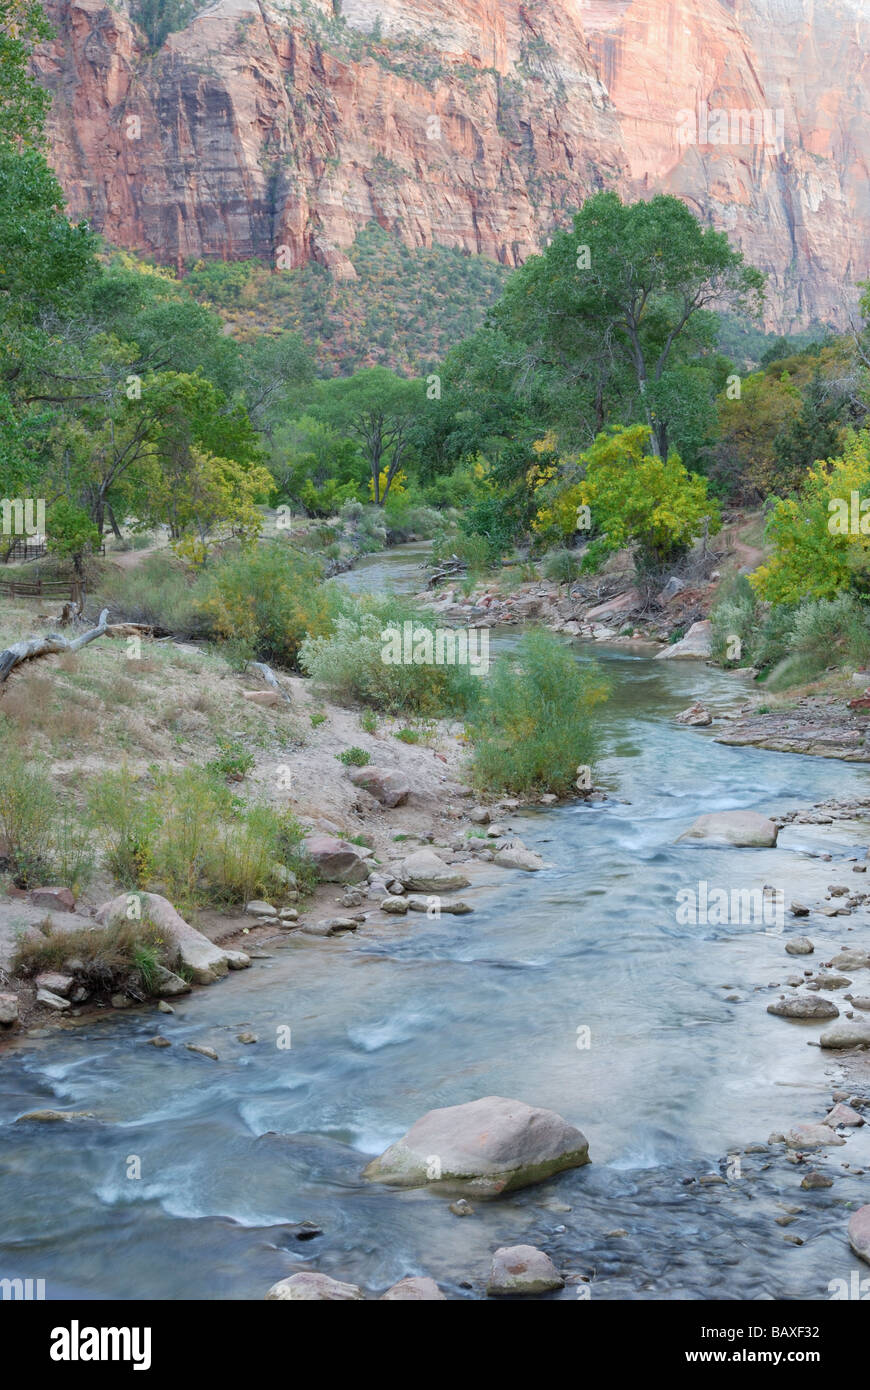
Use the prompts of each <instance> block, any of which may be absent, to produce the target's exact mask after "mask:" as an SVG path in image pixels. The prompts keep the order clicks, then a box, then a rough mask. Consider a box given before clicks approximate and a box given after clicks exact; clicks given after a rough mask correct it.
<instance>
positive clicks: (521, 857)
mask: <svg viewBox="0 0 870 1390" xmlns="http://www.w3.org/2000/svg"><path fill="white" fill-rule="evenodd" d="M493 863H494V864H498V866H499V868H501V869H524V870H525V872H526V873H528V874H534V873H537V872H538V870H539V869H543V867H544V861H543V859H542V858H541V856H540V855H539V854H535V853H534V851H533V850H530V849H526V848H525V847H524V846H520V845H508V846H506V847H505V848H504V849H500V850H498V851H497V852H496V853H495V854H494V855H493Z"/></svg>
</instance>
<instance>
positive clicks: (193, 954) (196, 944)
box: [96, 893, 251, 985]
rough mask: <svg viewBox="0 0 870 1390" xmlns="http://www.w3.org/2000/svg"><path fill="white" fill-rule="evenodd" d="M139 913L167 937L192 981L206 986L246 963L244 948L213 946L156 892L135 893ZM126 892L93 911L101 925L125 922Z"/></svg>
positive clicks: (127, 897) (248, 960)
mask: <svg viewBox="0 0 870 1390" xmlns="http://www.w3.org/2000/svg"><path fill="white" fill-rule="evenodd" d="M135 896H136V897H137V898H138V899H139V913H140V917H141V920H142V921H149V922H152V923H153V924H154V926H155V927H159V928H160V930H161V931H163V932H164V933H165V934H166V936H167V938H168V939H169V940H170V941H171V942H172V943H173V944H174V945H175V946H176V947H177V948H178V954H179V957H180V959H181V962H182V964H183V965H186V966H187V968H188V970H189V971H190V974H191V978H192V979H193V981H194V983H195V984H198V985H210V984H213V983H214V981H215V980H218V979H220V978H221V976H223V975H226V973H227V971H228V970H242V969H244V968H245V967H246V966H248V965H250V963H251V961H250V957H249V956H246V955H245V953H244V951H229V950H225V949H224V948H223V947H222V946H216V945H215V944H214V942H213V941H209V939H208V937H207V936H203V934H202V932H199V931H197V930H196V928H195V927H191V926H190V925H189V924H188V923H187V922H185V920H184V918H183V917H182V916H180V915H179V913H177V912H176V911H175V908H174V907H173V906H172V903H171V902H169V900H168V899H167V898H163V897H161V896H160V894H159V893H137V894H136V895H135ZM129 905H130V895H129V894H128V893H120V894H119V895H118V897H117V898H112V900H111V902H108V903H104V905H103V906H102V907H101V908H100V910H99V912H98V913H97V917H96V920H97V921H98V922H99V923H100V925H101V926H110V925H111V924H112V923H114V922H120V921H127V920H129V919H128V916H127V913H128V908H129Z"/></svg>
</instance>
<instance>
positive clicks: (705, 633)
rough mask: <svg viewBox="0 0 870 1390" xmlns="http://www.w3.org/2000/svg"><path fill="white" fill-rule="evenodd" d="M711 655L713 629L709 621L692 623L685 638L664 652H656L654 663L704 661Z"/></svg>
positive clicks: (666, 648)
mask: <svg viewBox="0 0 870 1390" xmlns="http://www.w3.org/2000/svg"><path fill="white" fill-rule="evenodd" d="M712 653H713V628H712V625H711V624H710V621H709V619H707V620H705V621H704V622H701V623H692V626H691V627H690V628H689V631H688V632H687V633H686V635H685V637H683V638H682V639H681V641H679V642H674V643H673V645H672V646H670V647H665V649H664V651H661V652H656V661H681V660H692V661H706V660H708V659H709V657H710V656H711V655H712Z"/></svg>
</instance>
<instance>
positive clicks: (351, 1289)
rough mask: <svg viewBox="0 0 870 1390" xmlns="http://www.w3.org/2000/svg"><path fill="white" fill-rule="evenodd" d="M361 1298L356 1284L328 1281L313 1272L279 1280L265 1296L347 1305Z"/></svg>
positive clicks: (292, 1300) (326, 1278)
mask: <svg viewBox="0 0 870 1390" xmlns="http://www.w3.org/2000/svg"><path fill="white" fill-rule="evenodd" d="M363 1297H364V1294H363V1292H362V1289H360V1288H358V1287H357V1285H356V1284H342V1283H341V1281H340V1280H339V1279H330V1277H329V1275H328V1274H316V1273H315V1272H314V1271H313V1270H305V1271H304V1272H303V1273H302V1274H291V1275H290V1278H289V1279H279V1281H278V1283H277V1284H273V1285H272V1287H271V1289H269V1292H268V1293H267V1294H266V1298H267V1299H270V1300H289V1301H291V1302H306V1303H314V1302H321V1303H349V1302H350V1301H351V1300H353V1299H361V1298H363Z"/></svg>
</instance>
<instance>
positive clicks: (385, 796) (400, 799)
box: [350, 765, 411, 809]
mask: <svg viewBox="0 0 870 1390" xmlns="http://www.w3.org/2000/svg"><path fill="white" fill-rule="evenodd" d="M350 780H351V781H352V782H353V784H354V786H355V787H362V789H363V791H367V792H368V793H369V796H373V797H374V798H375V800H376V801H379V802H380V803H381V805H382V806H386V807H388V808H390V809H392V807H394V806H401V805H402V804H403V803H404V802H406V801H407V800H408V797H409V795H410V792H411V787H410V784H409V782H408V779H407V778H406V777H405V776H404V774H403V773H401V772H397V771H396V770H395V769H394V768H389V767H373V766H371V765H369V766H368V767H355V768H354V769H353V771H352V772H351V774H350Z"/></svg>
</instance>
